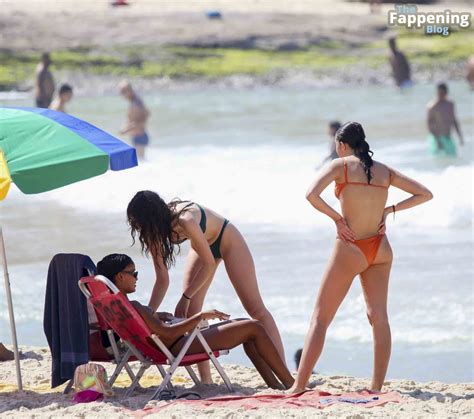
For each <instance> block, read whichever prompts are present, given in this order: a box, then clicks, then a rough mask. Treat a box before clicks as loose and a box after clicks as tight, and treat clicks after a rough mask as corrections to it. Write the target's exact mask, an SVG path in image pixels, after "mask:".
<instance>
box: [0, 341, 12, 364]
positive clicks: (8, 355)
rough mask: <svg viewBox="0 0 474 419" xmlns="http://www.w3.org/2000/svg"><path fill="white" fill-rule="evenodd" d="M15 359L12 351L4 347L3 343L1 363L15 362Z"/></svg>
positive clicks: (0, 345)
mask: <svg viewBox="0 0 474 419" xmlns="http://www.w3.org/2000/svg"><path fill="white" fill-rule="evenodd" d="M14 359H15V355H14V354H13V352H12V351H10V350H8V349H7V348H5V346H3V343H0V362H3V361H13V360H14Z"/></svg>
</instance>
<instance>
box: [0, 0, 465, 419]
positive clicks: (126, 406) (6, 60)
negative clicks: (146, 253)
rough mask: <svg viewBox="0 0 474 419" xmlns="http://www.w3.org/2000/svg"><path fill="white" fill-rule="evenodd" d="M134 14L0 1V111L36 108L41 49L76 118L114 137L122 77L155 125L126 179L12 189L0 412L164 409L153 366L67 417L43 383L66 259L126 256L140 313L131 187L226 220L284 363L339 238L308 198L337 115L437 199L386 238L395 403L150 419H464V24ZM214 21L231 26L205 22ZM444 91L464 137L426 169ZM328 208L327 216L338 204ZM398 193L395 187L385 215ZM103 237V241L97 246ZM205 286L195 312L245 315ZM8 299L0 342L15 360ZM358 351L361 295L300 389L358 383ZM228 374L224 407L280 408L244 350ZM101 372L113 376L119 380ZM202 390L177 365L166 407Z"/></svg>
mask: <svg viewBox="0 0 474 419" xmlns="http://www.w3.org/2000/svg"><path fill="white" fill-rule="evenodd" d="M130 3H131V5H130V6H129V7H126V8H111V7H110V6H109V0H84V1H74V0H0V28H1V33H0V44H1V45H0V105H2V106H31V104H32V103H33V90H32V89H33V83H34V80H33V75H34V68H35V66H36V64H37V62H38V57H39V56H40V53H41V52H43V51H50V52H51V54H52V57H53V61H54V63H53V74H54V77H55V82H56V84H57V86H59V85H60V84H61V83H65V82H67V83H71V84H72V85H73V86H74V93H75V97H74V100H73V102H72V103H71V105H70V107H68V112H70V113H71V114H73V115H76V116H78V117H81V118H83V119H84V120H87V121H89V122H91V123H94V124H95V125H97V126H99V127H100V128H102V129H104V130H106V131H108V132H110V133H112V134H115V135H117V136H118V135H119V134H118V130H119V127H120V126H121V124H122V123H123V118H124V117H125V112H126V103H125V102H124V101H123V100H122V99H120V98H119V97H118V93H117V83H118V82H119V80H121V79H123V78H124V77H127V78H130V79H131V80H132V82H133V85H134V86H135V87H136V88H137V90H138V91H139V92H140V93H141V94H143V97H144V99H145V102H146V103H147V105H148V107H149V109H150V110H151V114H152V115H153V117H152V119H151V121H150V123H149V132H150V134H151V138H152V141H151V145H150V147H149V151H148V157H147V161H145V162H143V164H140V166H139V167H138V168H137V169H134V170H135V171H134V172H131V171H130V173H125V174H117V173H115V174H113V175H110V173H109V174H106V175H104V176H103V177H100V178H97V179H91V180H88V181H86V182H81V183H79V184H76V185H71V186H68V187H67V188H63V189H61V190H59V191H52V192H48V193H45V194H42V195H38V196H25V195H23V194H21V193H20V192H19V191H18V190H17V189H16V188H13V190H12V192H11V196H9V199H8V200H6V201H5V202H2V207H1V210H2V211H1V213H0V224H1V225H2V226H3V227H4V232H5V237H6V240H7V252H8V257H9V262H10V267H9V268H10V273H11V283H12V289H13V297H14V307H15V315H16V317H17V326H18V330H19V344H20V345H22V346H21V347H20V350H21V351H22V353H23V355H22V364H21V365H22V374H23V384H24V387H25V391H23V392H18V391H17V387H16V375H15V365H14V362H13V361H11V362H0V418H59V417H61V418H63V417H67V418H76V417H77V418H96V417H107V416H108V417H110V418H115V417H121V418H122V417H123V418H128V417H135V418H137V417H142V416H143V415H144V414H145V412H144V411H143V409H144V408H145V407H151V408H153V407H157V406H162V405H163V403H164V402H161V403H162V404H159V402H157V401H152V402H149V399H150V397H151V395H152V394H153V392H154V388H155V387H156V385H157V384H159V383H160V381H161V377H160V376H159V375H158V374H157V373H155V372H156V370H155V369H152V368H151V369H149V370H148V371H147V373H146V374H145V376H144V378H143V379H142V381H141V383H142V385H143V389H140V390H139V391H137V392H136V393H135V394H134V395H133V396H132V397H129V398H124V397H123V396H124V393H125V390H124V387H126V386H127V385H128V384H129V379H128V377H127V376H126V375H121V376H120V377H119V379H118V380H117V382H116V384H115V387H114V392H115V394H114V396H113V397H110V398H107V399H106V400H104V401H102V402H94V403H90V404H74V403H73V402H72V400H71V399H72V397H71V395H63V394H62V390H63V388H64V386H61V387H59V388H56V389H51V387H50V376H51V356H50V351H49V349H48V348H46V347H44V346H45V345H46V341H45V338H44V333H43V330H42V321H43V310H44V305H43V302H44V290H45V279H46V275H47V268H48V264H49V261H50V260H51V258H52V257H53V256H54V254H56V253H59V252H71V253H84V254H88V255H90V256H91V257H92V259H93V260H94V261H98V260H100V259H101V258H102V257H103V256H104V255H105V254H108V253H110V252H115V251H119V252H123V253H129V254H130V255H131V256H132V257H133V258H134V260H135V261H136V262H137V265H138V269H139V270H140V272H141V274H140V275H141V276H140V278H141V282H140V289H139V290H138V291H137V299H138V300H140V301H147V300H148V298H149V294H150V290H151V289H152V286H153V283H152V281H153V280H154V272H153V266H152V263H151V262H150V260H147V259H146V258H144V257H143V256H142V255H141V254H140V252H139V249H138V248H137V246H135V247H133V248H131V247H130V244H131V243H130V236H129V231H128V229H127V227H126V225H125V221H124V209H125V208H126V204H127V202H128V200H129V197H131V196H133V194H134V193H135V192H136V191H137V190H141V189H144V188H148V189H157V188H159V189H160V193H163V194H164V195H165V196H166V197H168V198H170V199H171V198H173V197H175V196H179V197H181V198H184V199H193V200H196V202H201V203H203V204H205V205H206V206H207V205H208V206H210V207H211V208H213V209H215V210H217V211H218V212H219V213H222V214H225V215H226V216H227V217H229V219H231V220H232V223H235V224H236V225H239V229H241V230H242V232H243V234H244V236H245V237H246V240H247V241H248V244H249V246H250V248H251V250H252V253H253V256H254V259H255V263H256V266H257V269H258V276H259V278H258V279H259V285H260V287H261V290H262V293H263V297H264V299H265V303H266V304H267V306H268V308H269V310H270V311H271V312H272V314H274V316H275V318H276V320H277V323H278V325H279V328H280V330H281V331H282V336H283V340H284V343H285V350H286V356H287V362H288V365H289V368H290V369H291V368H293V367H294V364H293V362H292V356H293V354H294V352H295V350H296V349H298V348H300V347H301V346H302V344H303V341H304V336H305V334H306V332H307V329H308V322H309V316H310V313H311V310H312V307H313V304H314V300H315V295H316V292H317V289H318V285H319V283H318V281H319V280H320V278H321V275H322V272H323V270H324V267H325V265H326V262H327V260H328V258H329V255H330V253H329V252H330V251H331V248H330V246H329V245H328V243H332V241H333V238H334V232H333V230H332V225H331V226H329V224H328V223H327V220H325V219H323V217H320V216H315V215H314V210H313V208H312V207H310V205H308V204H307V202H306V201H305V200H304V193H305V189H306V187H307V186H308V185H309V182H310V180H311V178H313V177H314V173H315V167H316V166H317V165H319V164H320V162H321V161H322V159H323V158H324V157H325V156H326V154H327V145H328V144H327V143H328V138H327V135H326V125H327V123H328V121H330V120H332V119H334V118H338V119H343V120H349V119H351V120H358V121H362V122H363V123H364V126H366V127H367V132H368V133H369V138H370V142H371V144H372V145H373V146H374V149H376V150H377V159H379V158H381V159H382V160H383V161H387V163H389V164H390V165H392V164H393V165H394V167H397V168H400V169H401V170H403V171H405V170H406V171H407V173H408V174H409V175H410V176H413V177H414V178H416V179H420V181H422V182H423V183H426V184H427V185H429V187H430V189H432V190H433V192H434V195H435V196H436V202H435V203H434V204H432V203H430V204H428V205H429V206H428V205H427V207H426V208H427V209H426V210H425V209H423V210H418V209H416V210H415V211H414V212H410V213H409V214H410V215H406V213H402V214H400V215H399V214H397V218H396V224H395V222H393V224H391V226H390V228H391V231H390V239H391V242H392V245H393V248H394V251H395V253H396V259H395V264H394V270H393V275H392V278H393V279H392V278H391V289H390V297H389V298H390V319H391V324H392V326H393V333H394V345H393V351H392V360H391V365H390V368H391V369H390V370H389V373H388V375H387V376H388V377H389V378H388V379H387V381H386V382H385V385H384V388H383V390H384V391H396V392H398V393H399V394H400V395H401V397H402V398H403V402H402V403H388V404H386V405H384V406H378V407H373V408H366V407H362V406H357V405H351V404H348V403H338V404H335V405H334V406H330V407H327V408H325V409H320V410H318V409H315V408H298V409H295V408H294V409H280V408H279V409H274V408H273V409H272V408H268V407H267V408H260V409H258V410H245V409H244V408H241V409H238V410H236V409H233V408H232V409H231V408H225V407H206V408H201V407H199V408H197V407H191V406H189V405H185V404H179V403H176V404H175V403H173V405H171V406H169V407H166V408H164V409H163V410H162V411H160V412H153V413H151V414H149V415H146V416H145V417H147V418H148V417H150V418H154V417H156V418H171V417H172V418H193V417H197V418H204V417H219V418H228V419H233V418H243V417H245V418H269V419H270V418H280V417H281V418H283V417H285V418H310V417H319V416H322V417H342V418H351V419H359V418H365V417H410V418H411V417H416V418H424V417H434V418H458V417H472V416H473V409H474V383H473V382H472V381H473V364H472V354H473V352H472V348H473V344H472V342H473V341H472V339H473V338H472V307H473V305H472V295H473V294H472V280H471V279H472V272H473V270H472V249H473V242H472V234H471V233H472V219H473V218H472V196H469V194H459V193H458V188H453V187H452V186H453V185H460V188H462V189H463V190H471V189H472V179H473V177H472V173H473V172H472V168H473V165H472V156H474V153H473V146H472V144H473V143H472V132H473V131H472V128H473V125H472V124H473V119H472V93H471V91H469V90H468V85H467V83H466V82H465V75H466V60H467V58H468V56H469V55H470V54H472V47H470V49H469V44H470V42H469V41H472V40H473V39H474V32H473V31H472V27H471V29H470V30H469V31H466V32H465V35H464V33H459V32H458V33H455V34H453V36H451V37H450V38H449V39H443V38H441V37H425V36H424V35H419V34H413V33H411V32H410V33H409V32H408V31H405V32H403V31H402V32H400V33H398V32H397V31H396V30H393V28H388V27H387V11H388V9H389V8H392V7H393V5H392V4H384V5H383V6H382V8H381V13H380V14H375V15H372V14H369V13H368V5H367V4H362V3H358V2H349V1H343V0H313V1H311V0H274V1H271V0H239V1H236V0H214V1H211V0H199V1H198V0H196V1H191V0H183V1H182V0H130ZM448 7H449V8H450V9H452V10H455V11H461V10H462V11H467V12H471V13H473V12H474V6H473V4H472V2H469V1H450V0H444V1H440V2H438V3H437V4H435V5H429V6H427V5H424V6H419V9H420V11H422V12H423V11H427V10H430V11H435V12H436V11H443V10H445V9H446V8H448ZM211 10H219V11H220V12H221V13H222V14H223V17H224V18H223V19H222V20H209V19H207V17H206V13H207V12H209V11H211ZM395 33H398V34H399V35H401V36H400V38H401V40H400V45H401V48H402V50H403V51H405V52H406V53H407V55H408V56H409V58H410V60H411V63H412V70H413V79H414V82H415V86H414V87H413V88H412V89H411V90H410V91H406V92H403V93H402V94H399V92H398V91H395V89H394V86H393V80H392V78H391V77H390V71H391V70H390V68H389V64H388V62H387V45H386V44H387V39H388V37H389V36H391V35H393V34H395ZM463 36H466V38H463ZM444 41H446V42H445V43H444V44H443V42H444ZM448 41H449V47H446V45H447V44H448ZM449 54H451V55H449ZM254 67H255V68H254ZM440 80H446V81H448V82H449V85H450V89H451V94H452V97H453V98H454V100H455V101H456V107H457V109H458V114H459V118H460V122H461V124H462V126H463V130H464V131H465V133H467V141H466V145H465V146H464V147H465V148H464V149H463V151H462V153H460V156H459V158H458V160H457V161H456V162H452V161H448V160H436V159H434V158H432V156H430V155H428V153H427V150H426V145H425V142H424V141H425V137H426V127H425V106H426V103H427V102H428V100H431V98H432V96H433V94H434V83H435V82H438V81H440ZM469 133H470V134H469ZM216 173H218V175H216ZM237 173H238V174H239V177H238V182H236V181H235V180H236V174H237ZM216 191H218V192H217V193H216ZM243 194H245V199H242V196H243ZM78 197H88V202H93V203H94V205H89V204H88V203H86V202H85V201H84V200H82V199H78ZM330 199H332V201H331V202H332V203H334V199H335V198H334V197H333V195H332V194H331V198H330ZM401 199H402V195H401V193H399V192H393V191H391V196H390V200H389V201H390V202H396V201H399V200H401ZM274 202H278V205H275V204H273V203H274ZM260 203H264V205H262V204H260ZM270 207H271V208H270ZM269 208H270V209H269ZM25 220H27V221H25ZM393 221H394V220H393ZM328 226H329V227H328ZM97 232H100V236H101V237H100V238H101V239H100V240H91V238H92V237H94V234H97ZM45 243H47V245H45ZM289 261H290V262H289ZM183 272H184V257H183V258H181V259H180V260H178V263H177V265H176V267H175V268H174V270H173V272H172V276H173V278H172V280H173V281H174V282H172V284H171V286H170V290H169V293H168V294H167V297H166V300H165V301H164V302H163V310H166V311H172V310H173V309H174V307H175V304H176V301H177V300H178V299H179V296H180V292H181V288H180V286H179V284H180V281H181V279H182V277H183ZM288 278H290V279H291V282H288ZM455 281H456V282H455ZM454 283H456V285H455V286H453V284H454ZM212 287H213V288H212V289H211V291H210V292H209V297H208V299H207V300H206V306H207V307H208V308H214V307H216V308H218V309H221V308H224V307H225V308H226V310H227V309H228V311H229V312H230V313H232V316H233V317H239V316H242V317H247V313H245V312H244V309H243V307H242V304H241V303H240V301H239V300H238V298H236V296H235V293H234V290H233V288H232V287H231V284H230V281H229V280H228V278H227V275H226V273H225V271H224V267H223V266H221V267H220V268H219V270H218V272H217V275H216V278H215V280H214V282H213V285H212ZM283 290H285V291H283ZM2 292H3V291H2V290H0V338H1V339H0V341H3V343H4V344H5V345H7V346H8V347H10V348H11V345H10V343H11V342H10V334H9V329H8V320H7V310H6V304H5V301H6V300H5V299H4V297H3V294H2ZM4 308H5V309H4ZM469 319H471V320H469ZM34 345H36V346H34ZM239 351H240V352H239ZM371 351H372V336H371V329H370V327H369V325H368V323H367V318H366V314H365V306H364V300H363V296H362V293H361V290H360V286H359V284H354V286H353V288H352V289H351V291H350V293H349V294H348V297H347V299H346V301H345V303H344V305H343V306H342V307H341V310H340V312H339V313H338V317H337V318H336V319H335V322H334V325H333V326H332V328H331V333H330V334H329V335H328V342H327V346H326V349H325V352H324V356H323V357H322V359H321V361H320V362H319V363H318V364H317V365H316V367H315V368H316V371H321V372H322V373H323V374H322V375H320V374H315V375H313V377H312V379H311V381H310V382H311V385H312V387H314V388H317V389H319V390H321V391H327V392H330V393H332V394H336V393H345V392H350V391H356V390H361V389H364V388H367V387H368V386H369V385H370V377H369V374H370V368H372V365H371V363H372V352H371ZM221 361H222V362H223V366H224V368H225V370H226V372H227V373H228V375H229V377H230V379H231V381H232V382H233V384H234V386H235V388H236V391H237V394H240V395H253V394H279V392H277V391H274V390H269V389H268V388H267V387H266V386H265V385H264V382H263V380H262V379H261V378H260V376H259V375H258V373H257V372H256V370H255V369H254V368H251V367H250V366H249V365H250V364H249V361H248V359H247V358H246V357H245V355H244V354H243V351H242V350H241V349H239V350H235V351H232V352H231V354H230V355H229V356H228V357H227V359H226V358H224V359H222V360H221ZM226 362H228V363H229V364H226ZM104 366H105V367H106V369H107V371H108V373H109V374H110V373H111V372H112V370H113V366H112V365H110V364H104ZM132 367H133V369H134V370H135V371H136V370H137V369H138V365H137V364H132ZM345 374H352V375H353V376H349V375H345ZM393 377H395V378H393ZM410 377H411V378H410ZM214 379H215V381H216V382H217V383H218V384H216V385H213V386H201V387H198V388H194V387H192V381H191V380H190V379H189V377H188V376H187V375H185V373H184V371H178V374H177V375H176V376H175V378H174V379H173V383H174V384H175V386H176V388H177V391H178V392H177V394H178V396H179V395H180V394H181V393H182V392H183V391H184V389H185V388H186V389H190V388H192V390H193V391H196V392H198V393H199V394H200V395H201V397H203V398H208V397H214V396H218V395H227V394H228V393H227V392H226V388H225V386H224V385H223V383H222V382H221V381H219V377H218V375H217V374H215V375H214ZM415 380H417V381H415ZM428 380H441V381H443V382H441V381H428ZM462 381H469V382H462Z"/></svg>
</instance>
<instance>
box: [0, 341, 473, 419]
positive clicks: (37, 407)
mask: <svg viewBox="0 0 474 419" xmlns="http://www.w3.org/2000/svg"><path fill="white" fill-rule="evenodd" d="M21 350H22V352H23V360H22V371H23V380H24V386H25V391H24V392H22V393H21V392H17V391H15V388H16V386H15V383H16V378H15V375H14V364H13V362H3V363H1V364H0V417H2V418H20V417H21V418H33V417H34V418H53V417H81V418H89V417H99V416H100V417H105V416H106V415H108V416H109V417H110V416H113V417H124V418H125V417H134V415H136V414H141V413H143V412H142V411H141V409H143V408H144V407H145V405H146V406H147V407H155V406H157V404H158V403H159V402H157V401H152V402H149V403H148V404H147V402H148V400H149V399H150V397H151V395H152V394H153V388H154V386H155V385H156V384H157V383H159V382H160V378H159V377H158V376H157V375H155V372H154V371H153V369H149V370H148V372H147V373H146V374H145V376H144V378H143V380H142V385H143V387H144V389H141V390H140V391H138V392H136V393H135V394H134V395H133V396H132V397H130V398H128V399H124V398H123V393H124V390H123V387H124V386H126V385H128V383H129V381H128V377H126V376H125V375H121V376H120V377H119V379H118V381H117V384H116V386H115V387H114V391H115V395H114V396H113V397H110V398H107V399H106V400H105V401H102V402H93V403H89V404H74V403H73V402H72V401H71V396H70V395H63V394H62V392H61V390H62V389H63V386H61V387H58V388H56V389H54V390H51V388H50V368H51V357H50V353H49V349H47V348H38V347H21ZM104 366H105V367H106V369H107V370H108V372H109V374H110V373H111V371H112V368H111V365H110V364H104ZM132 366H133V367H134V370H136V369H137V367H136V365H134V364H132ZM224 368H225V370H226V372H227V373H228V375H229V377H230V379H231V381H232V382H233V384H234V387H235V389H236V392H237V394H240V395H250V394H270V393H278V392H277V391H274V390H269V389H268V388H266V387H265V385H264V383H263V381H262V379H261V378H260V377H259V375H258V374H257V372H256V371H255V369H253V368H247V367H242V366H238V365H226V364H224ZM214 378H215V380H216V382H217V383H219V381H218V378H217V375H215V376H214ZM173 383H174V385H175V386H176V388H177V394H178V395H179V394H180V393H182V392H183V391H184V388H185V387H186V388H187V389H189V388H191V380H190V379H189V378H188V377H187V376H185V375H183V372H182V371H179V373H178V374H177V376H176V377H175V378H174V379H173ZM311 384H312V385H313V386H316V387H317V389H318V390H322V391H327V392H330V393H343V392H348V391H354V390H358V389H363V388H366V387H367V386H368V385H369V380H368V379H361V378H353V377H346V376H320V375H313V377H312V379H311ZM192 390H193V391H196V392H198V393H199V394H200V395H201V396H202V397H203V398H205V397H213V396H216V395H226V394H228V393H227V392H226V389H225V386H224V385H223V384H222V382H221V384H216V385H214V386H206V388H196V387H194V388H192ZM384 391H397V392H399V393H400V394H401V396H402V397H403V400H404V402H403V403H387V404H386V405H385V406H377V407H373V408H366V407H359V406H354V405H349V404H345V403H339V404H336V405H334V406H330V407H327V408H325V409H321V410H317V409H314V408H307V409H301V408H299V409H284V410H282V409H278V410H275V409H271V408H265V409H258V410H244V409H239V410H238V411H235V410H231V409H226V408H222V407H219V408H214V407H207V408H205V409H202V410H201V409H199V410H196V409H193V408H191V407H189V406H183V405H180V404H179V403H177V404H174V405H173V406H170V407H167V408H165V409H163V410H161V411H160V412H157V413H151V414H149V415H146V416H145V417H147V418H155V417H156V418H164V417H173V418H189V417H221V418H223V417H226V418H240V417H246V418H277V417H278V418H280V417H281V418H283V417H295V418H308V417H319V416H321V417H333V416H337V417H344V418H365V417H400V416H404V417H429V416H431V417H437V418H441V417H443V418H446V417H456V418H458V417H464V416H465V417H469V416H470V415H472V411H473V409H474V384H472V383H469V384H444V383H441V382H435V381H432V382H427V383H418V382H415V381H410V380H393V381H387V382H386V383H385V386H384ZM161 403H163V402H161ZM135 417H136V416H135Z"/></svg>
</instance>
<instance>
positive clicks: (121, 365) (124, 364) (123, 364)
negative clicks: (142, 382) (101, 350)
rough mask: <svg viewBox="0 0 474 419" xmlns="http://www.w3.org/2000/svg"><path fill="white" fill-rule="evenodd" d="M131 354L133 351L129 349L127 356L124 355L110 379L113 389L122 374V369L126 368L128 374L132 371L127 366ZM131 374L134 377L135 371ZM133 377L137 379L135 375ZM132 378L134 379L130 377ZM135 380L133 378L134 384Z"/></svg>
mask: <svg viewBox="0 0 474 419" xmlns="http://www.w3.org/2000/svg"><path fill="white" fill-rule="evenodd" d="M131 353H132V351H131V350H130V349H128V350H127V352H125V354H124V355H123V357H122V360H121V361H120V362H119V363H118V364H117V366H116V367H115V370H114V372H113V374H112V375H111V376H110V379H109V386H110V387H112V386H113V385H114V383H115V380H116V379H117V377H118V376H119V374H120V372H121V371H122V369H123V368H124V367H125V369H127V372H128V370H129V369H130V366H129V365H128V364H127V362H128V359H129V358H130V355H131ZM131 372H132V375H133V371H131ZM129 375H130V373H129ZM133 377H134V378H135V375H133ZM130 378H132V377H130ZM134 378H132V382H133V380H134Z"/></svg>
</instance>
